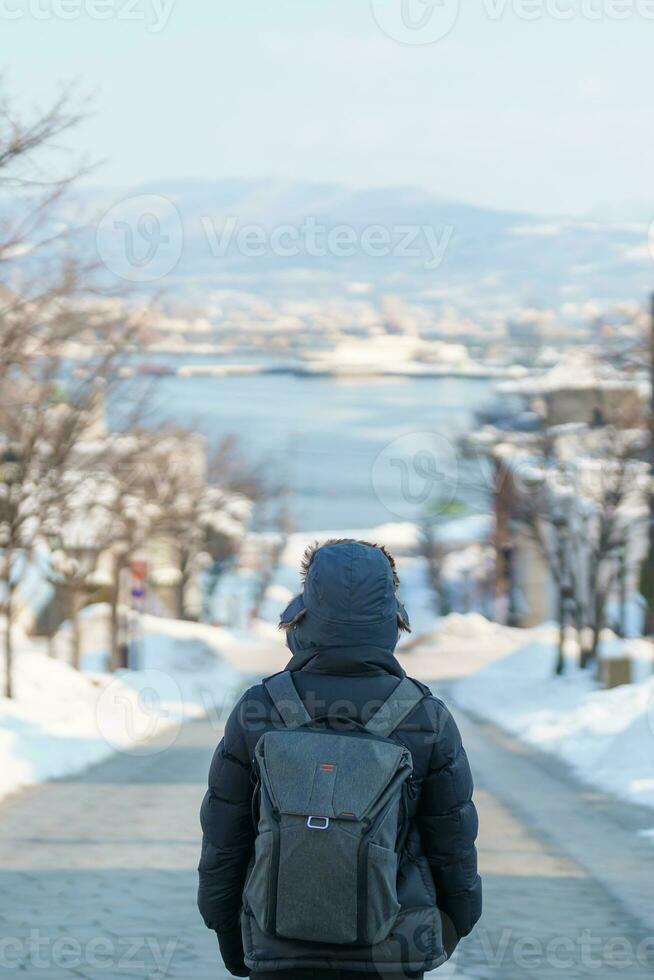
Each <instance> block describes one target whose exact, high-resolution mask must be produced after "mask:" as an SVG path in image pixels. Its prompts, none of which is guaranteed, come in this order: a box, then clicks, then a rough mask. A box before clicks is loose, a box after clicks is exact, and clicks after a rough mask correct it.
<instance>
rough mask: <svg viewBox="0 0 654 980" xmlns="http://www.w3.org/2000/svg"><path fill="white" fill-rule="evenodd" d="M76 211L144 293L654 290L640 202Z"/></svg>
mask: <svg viewBox="0 0 654 980" xmlns="http://www.w3.org/2000/svg"><path fill="white" fill-rule="evenodd" d="M80 203H81V204H82V206H83V208H84V210H85V211H86V214H87V217H90V216H92V215H104V218H102V219H101V221H100V224H99V232H98V234H97V236H95V235H94V236H93V238H94V241H93V242H91V241H89V239H88V237H87V238H86V240H85V241H84V246H83V247H84V248H85V249H87V248H88V247H89V246H91V247H92V248H97V249H98V250H99V252H100V257H101V259H102V260H103V261H104V262H105V264H106V265H108V266H109V267H110V269H111V270H112V271H113V272H118V273H119V274H124V275H125V277H126V278H128V279H130V280H131V281H133V282H137V283H140V287H141V288H143V289H147V290H152V289H155V290H157V292H162V291H163V292H164V293H166V294H170V295H173V296H177V297H179V298H183V299H185V300H200V301H201V300H202V298H203V297H206V296H207V294H208V293H210V292H214V291H216V290H224V289H235V290H242V291H246V292H251V293H252V292H253V293H258V294H262V295H266V296H270V297H271V298H278V297H280V296H286V297H298V298H305V297H314V298H321V297H325V298H338V297H339V296H345V295H352V294H359V293H360V294H367V295H370V296H378V295H379V294H383V293H397V294H399V295H401V296H403V297H404V298H406V299H407V300H409V301H415V302H421V303H432V304H437V305H441V304H446V303H451V304H453V305H455V306H457V307H459V308H460V309H462V310H466V309H469V310H471V311H473V310H478V309H479V308H480V306H483V307H484V308H486V309H488V310H495V309H497V310H505V309H507V308H508V307H511V306H513V305H515V304H525V303H528V304H538V305H545V306H553V307H560V306H561V305H563V304H564V303H570V302H573V303H578V302H584V301H586V300H588V299H591V298H593V299H596V300H598V301H605V302H612V301H617V300H634V299H635V300H640V299H643V298H644V297H645V296H646V295H647V294H648V293H649V292H650V291H651V289H652V288H653V287H654V257H653V256H652V255H651V254H650V250H649V246H648V230H649V222H650V220H651V219H652V217H654V215H650V214H649V213H647V209H646V208H644V207H643V209H642V213H641V214H640V216H638V215H633V220H630V221H624V220H608V219H599V218H596V219H590V218H589V219H578V218H577V219H566V218H560V219H545V218H543V217H537V216H534V215H529V214H523V213H519V212H511V211H495V210H491V209H488V208H483V207H476V206H474V205H470V204H463V203H459V202H456V201H451V200H446V199H439V198H437V197H434V196H433V195H430V194H427V193H424V192H422V191H420V190H416V189H415V188H410V187H406V188H402V187H400V188H397V187H393V188H387V189H373V190H367V191H364V190H354V189H348V188H345V187H342V186H338V185H331V184H322V183H320V184H319V183H311V182H303V181H281V180H264V179H260V180H244V179H243V180H239V179H233V180H216V181H198V180H170V181H156V182H152V183H149V184H145V185H141V186H139V187H136V188H133V189H131V190H128V191H125V190H106V191H105V190H86V191H85V192H84V194H83V195H82V198H81V201H80ZM152 216H154V219H153V218H152ZM312 236H313V237H312ZM652 243H653V244H652V248H653V249H654V236H652Z"/></svg>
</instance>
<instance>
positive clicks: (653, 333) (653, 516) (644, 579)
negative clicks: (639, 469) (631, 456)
mask: <svg viewBox="0 0 654 980" xmlns="http://www.w3.org/2000/svg"><path fill="white" fill-rule="evenodd" d="M651 304H652V305H651V321H650V332H649V364H650V395H649V399H650V401H649V418H648V428H649V450H648V462H649V475H650V485H649V490H648V506H649V529H648V543H647V555H646V556H645V560H644V561H643V564H642V566H641V569H640V593H641V595H642V596H643V598H644V600H645V626H644V633H645V635H646V636H651V635H652V634H654V294H652V300H651Z"/></svg>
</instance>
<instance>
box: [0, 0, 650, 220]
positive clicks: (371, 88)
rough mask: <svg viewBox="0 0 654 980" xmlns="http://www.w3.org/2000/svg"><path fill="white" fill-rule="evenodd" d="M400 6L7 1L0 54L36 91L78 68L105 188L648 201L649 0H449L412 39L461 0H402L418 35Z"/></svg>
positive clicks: (18, 88)
mask: <svg viewBox="0 0 654 980" xmlns="http://www.w3.org/2000/svg"><path fill="white" fill-rule="evenodd" d="M402 2H403V0H330V2H327V0H0V21H3V20H4V21H5V23H0V29H1V30H2V37H3V41H4V47H3V55H2V63H3V65H4V70H5V75H6V76H7V78H8V80H9V81H10V83H11V87H12V88H13V90H14V91H15V92H16V93H17V94H20V95H21V97H22V98H24V99H25V100H26V101H27V102H28V103H32V102H41V103H43V102H46V101H47V99H48V96H49V94H51V93H52V91H53V88H54V86H55V83H56V82H57V80H65V79H69V78H71V77H75V78H77V79H79V83H80V87H81V88H83V89H85V90H86V91H94V92H96V113H95V116H94V118H93V119H92V120H90V121H89V122H87V123H86V124H85V125H84V127H83V129H81V130H80V131H79V133H78V134H76V136H75V141H76V143H77V144H78V145H79V146H80V147H83V148H85V149H87V150H89V151H90V152H91V154H92V155H93V156H94V157H95V158H98V159H104V160H106V163H105V164H104V166H103V168H102V169H101V171H100V172H99V173H98V174H97V175H96V176H95V178H94V180H95V181H96V182H101V183H104V184H111V185H133V184H138V183H140V182H142V181H146V180H148V179H150V178H159V177H173V178H185V177H201V178H213V177H225V176H257V177H260V176H268V175H270V176H274V177H282V178H308V179H311V180H328V181H337V182H342V183H345V184H348V185H351V186H361V187H368V186H385V185H418V186H421V187H424V188H426V189H429V190H431V191H433V192H434V193H435V194H438V195H442V196H446V197H450V198H456V199H460V200H466V201H472V202H475V203H480V204H485V205H489V206H493V207H501V208H517V209H525V210H532V211H540V212H545V213H550V214H559V213H575V214H579V213H584V212H587V211H589V210H591V209H594V208H597V207H600V206H610V207H614V208H619V207H621V206H622V205H623V203H625V202H629V201H643V202H644V203H646V202H650V203H654V192H653V191H652V181H653V175H654V166H653V164H654V126H653V125H652V109H651V102H652V93H653V92H654V84H653V75H654V62H653V61H652V57H651V52H652V47H653V42H654V2H652V0H542V2H541V0H506V2H505V0H461V9H460V11H459V16H458V20H457V21H456V23H455V24H454V25H453V26H452V29H451V31H450V32H449V33H448V34H447V36H445V37H443V38H441V39H440V40H437V41H435V42H434V43H421V44H417V43H413V42H415V40H416V37H417V33H416V32H418V34H420V29H419V28H417V27H415V26H411V24H414V25H415V24H419V23H420V22H421V18H422V19H424V20H425V23H426V24H427V27H426V29H425V30H427V31H429V30H431V29H432V27H433V26H434V25H436V26H438V23H439V22H438V20H437V18H439V17H440V18H441V20H442V23H443V24H445V21H444V20H443V18H445V17H450V16H453V15H454V14H455V13H456V12H457V11H456V4H457V0H440V4H438V0H436V3H437V6H436V7H434V8H433V10H432V9H431V8H426V7H425V6H424V2H425V0H404V2H405V3H409V4H413V5H414V6H413V7H411V6H409V7H408V8H405V12H406V10H408V11H409V14H408V16H410V17H412V18H414V20H413V21H412V22H411V24H410V25H409V26H410V30H409V29H407V30H405V31H404V38H403V39H404V40H406V37H408V38H409V40H410V41H411V42H412V43H400V40H398V39H397V30H396V28H397V25H398V24H399V25H400V28H401V27H402V21H401V18H400V13H401V5H402ZM433 2H434V0H431V3H432V4H433ZM96 3H97V4H98V8H97V10H96V8H95V6H94V4H96ZM171 3H172V6H171ZM521 3H523V4H524V5H525V6H524V8H523V7H521V6H520V4H521ZM57 4H63V7H58V6H57ZM162 4H163V5H164V7H165V9H164V10H163V11H162V10H161V5H162ZM557 4H558V6H557ZM66 5H68V6H66ZM103 5H104V6H103ZM98 10H99V11H100V12H102V13H104V14H105V17H106V19H102V20H100V19H98V18H97V16H96V15H95V14H96V13H97V11H98ZM643 10H646V12H647V16H645V15H644V14H643V12H642V11H643ZM62 11H63V13H66V14H67V16H68V18H69V19H63V18H62V16H61V13H62ZM430 11H431V13H430ZM569 11H571V12H572V16H571V17H569V16H568V12H569ZM598 11H599V16H598ZM625 12H626V16H625ZM375 15H376V16H375ZM428 15H429V16H428ZM527 15H529V18H530V19H526V17H527ZM564 17H565V19H564ZM380 23H381V24H382V27H384V28H385V29H386V30H387V32H386V33H385V32H384V29H382V27H380ZM448 23H449V22H448ZM155 26H156V27H157V28H160V29H156V30H153V27H155ZM389 31H390V33H391V34H395V37H389V36H388V32H389ZM400 33H401V32H400ZM421 36H425V34H424V31H423V34H422V35H421ZM427 39H428V38H427ZM643 217H644V218H645V217H646V218H647V220H648V221H649V220H651V217H652V215H651V214H643Z"/></svg>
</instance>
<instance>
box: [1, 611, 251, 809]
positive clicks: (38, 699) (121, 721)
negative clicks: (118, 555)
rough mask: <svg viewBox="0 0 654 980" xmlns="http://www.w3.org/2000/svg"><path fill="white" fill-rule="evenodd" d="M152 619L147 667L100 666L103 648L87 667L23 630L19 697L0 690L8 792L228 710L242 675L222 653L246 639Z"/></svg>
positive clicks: (161, 741)
mask: <svg viewBox="0 0 654 980" xmlns="http://www.w3.org/2000/svg"><path fill="white" fill-rule="evenodd" d="M105 612H106V610H105V609H104V607H102V606H96V607H92V609H91V610H90V611H87V615H86V616H85V620H86V621H89V620H90V621H91V624H93V623H94V622H95V623H96V624H98V623H99V621H100V618H101V616H102V615H103V614H104V613H105ZM142 620H143V623H142V626H143V639H142V644H141V655H140V664H139V669H138V670H132V671H126V670H123V671H118V672H116V673H115V674H109V673H106V672H104V671H99V670H97V667H98V666H99V665H102V664H103V663H104V662H105V661H106V653H105V652H104V651H102V650H96V652H95V653H89V654H88V655H87V656H85V657H84V658H83V664H82V667H83V669H82V670H81V671H77V670H74V669H73V668H72V667H70V666H69V664H68V663H67V662H65V661H64V660H60V659H55V658H53V657H50V656H48V655H47V654H46V652H45V646H44V643H43V642H42V641H38V640H31V639H29V638H27V637H25V636H24V635H20V633H19V631H18V630H17V631H16V647H17V649H16V654H15V659H14V669H13V680H14V698H12V699H11V700H10V699H7V698H0V797H3V796H6V795H7V794H9V793H12V792H15V791H16V790H18V789H20V788H23V787H25V786H30V785H32V784H34V783H39V782H42V781H43V780H46V779H55V778H60V777H62V776H66V775H68V774H70V773H74V772H79V771H80V770H82V769H85V768H86V767H87V766H89V765H92V764H94V763H97V762H99V761H101V760H102V759H104V758H106V757H107V756H109V755H111V754H112V753H114V752H116V751H130V752H134V753H136V754H145V753H152V752H155V751H161V750H162V749H163V748H165V747H167V746H168V745H170V744H172V742H174V740H175V738H176V737H177V734H178V733H179V729H180V726H181V724H182V722H183V720H184V719H186V718H193V717H198V716H202V715H204V714H206V713H208V714H209V716H210V717H220V716H221V715H222V714H223V712H224V710H225V709H226V708H227V707H229V706H230V705H231V704H232V703H233V700H234V695H235V692H236V690H237V686H238V684H239V675H238V674H237V672H236V671H235V670H234V669H233V668H232V667H230V666H229V664H228V663H227V662H226V661H225V660H224V659H223V658H222V657H221V656H220V654H219V650H220V647H221V643H229V642H230V639H231V643H232V644H235V643H237V641H236V640H235V639H234V638H233V637H232V638H230V637H229V636H226V635H225V631H213V630H212V627H208V626H198V625H197V624H192V623H181V622H177V621H175V620H163V619H157V618H155V617H151V616H144V617H142ZM215 633H217V634H219V635H215ZM152 739H156V743H154V744H153V743H152V742H151V740H152ZM216 740H218V736H217V737H216Z"/></svg>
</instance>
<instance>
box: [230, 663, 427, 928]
mask: <svg viewBox="0 0 654 980" xmlns="http://www.w3.org/2000/svg"><path fill="white" fill-rule="evenodd" d="M264 683H265V686H266V689H267V691H268V693H269V695H270V697H271V698H272V700H273V702H274V704H275V708H276V709H277V712H278V714H279V716H280V720H281V721H282V722H283V723H284V725H285V728H280V729H277V730H275V731H267V732H265V733H264V734H263V735H262V736H261V738H260V739H259V741H258V742H257V745H256V748H255V759H254V761H255V770H256V772H257V775H258V787H257V790H256V791H255V794H254V805H255V806H258V816H257V814H256V813H255V824H256V826H257V831H258V833H257V837H256V841H255V855H254V863H253V865H252V868H251V870H250V873H249V875H248V879H247V882H246V885H245V890H244V904H245V905H246V907H247V909H248V910H249V911H250V912H251V913H252V915H254V918H255V919H256V921H257V924H258V925H259V927H260V928H261V929H262V931H263V932H265V933H267V934H268V935H272V936H280V937H284V938H287V939H295V940H304V941H309V942H320V943H336V944H351V945H355V946H372V945H374V944H375V943H378V942H381V941H383V940H384V939H386V937H387V936H388V934H389V933H390V931H391V929H392V927H393V924H394V922H395V919H396V917H397V914H398V912H399V910H400V905H399V903H398V900H397V887H396V882H397V869H398V859H399V854H400V852H401V849H402V845H403V842H404V840H405V837H406V833H407V832H408V819H407V814H406V785H405V784H406V781H407V779H408V778H409V776H410V775H411V771H412V761H411V754H410V752H409V750H408V749H407V748H405V746H404V745H401V744H400V743H398V742H394V741H391V739H390V738H389V736H390V735H391V734H392V732H393V731H394V730H395V729H396V728H397V726H398V725H399V724H400V723H401V722H402V721H403V720H404V719H405V718H406V717H407V716H408V715H409V713H410V712H411V711H413V709H414V708H415V707H416V705H417V704H419V703H420V701H422V699H423V697H424V694H423V692H422V691H421V690H420V688H419V687H418V685H417V684H414V682H413V681H411V680H409V678H406V677H405V678H404V679H403V680H401V681H400V682H399V684H398V686H397V687H396V688H395V690H394V691H393V693H392V694H391V696H390V698H389V699H388V700H387V701H386V702H385V703H384V704H383V705H382V706H381V708H380V709H379V711H378V712H377V713H376V714H375V715H373V717H372V718H371V719H370V721H369V722H368V723H367V725H358V726H355V725H353V724H352V723H349V725H348V728H347V729H346V730H343V731H341V732H337V731H335V730H334V729H333V728H328V727H323V726H321V725H320V722H322V721H326V720H328V719H325V718H321V719H313V720H312V719H311V717H310V715H309V713H308V712H307V710H306V708H305V707H304V704H303V703H302V700H301V699H300V697H299V695H298V693H297V691H296V689H295V685H294V683H293V680H292V676H291V674H290V673H289V672H288V671H287V672H285V673H282V674H277V675H275V676H274V677H272V678H270V679H268V680H267V681H265V682H264ZM312 726H313V727H312Z"/></svg>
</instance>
